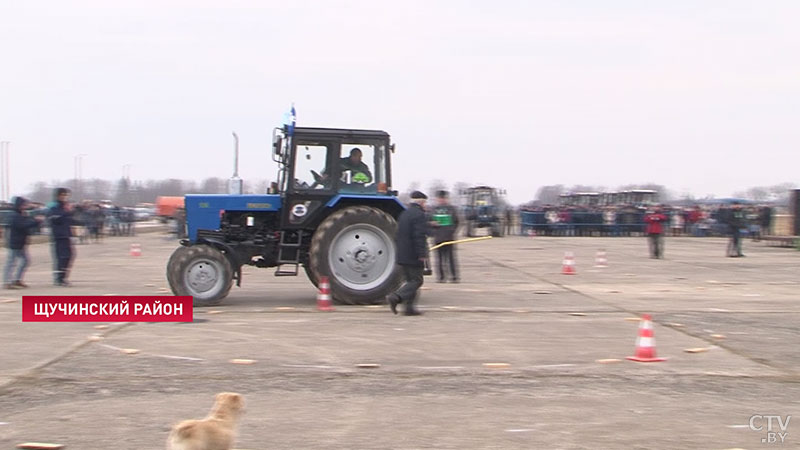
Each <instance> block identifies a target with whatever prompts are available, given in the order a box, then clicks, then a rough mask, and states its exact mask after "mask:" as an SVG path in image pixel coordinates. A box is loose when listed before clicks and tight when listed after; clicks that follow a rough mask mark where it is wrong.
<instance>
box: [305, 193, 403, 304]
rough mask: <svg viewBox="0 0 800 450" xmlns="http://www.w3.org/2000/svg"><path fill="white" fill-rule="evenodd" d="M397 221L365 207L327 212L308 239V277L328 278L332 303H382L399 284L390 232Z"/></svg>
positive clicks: (393, 229)
mask: <svg viewBox="0 0 800 450" xmlns="http://www.w3.org/2000/svg"><path fill="white" fill-rule="evenodd" d="M396 232H397V223H396V222H395V220H394V218H393V217H392V216H390V215H389V214H386V213H385V212H383V211H381V210H379V209H376V208H371V207H369V206H351V207H347V208H344V209H341V210H339V211H336V212H334V213H333V214H331V215H330V216H328V217H327V218H326V219H325V220H324V221H322V223H321V224H320V226H319V227H318V228H317V231H316V232H315V233H314V236H313V237H312V239H311V249H310V252H309V253H310V254H309V271H310V273H309V278H310V279H311V281H312V282H313V283H316V282H317V281H318V280H319V279H320V278H321V277H322V276H328V277H329V279H330V283H331V294H332V295H333V299H334V301H336V302H337V303H340V304H348V305H370V304H379V303H383V301H384V298H385V297H386V295H387V294H389V293H390V292H392V291H393V290H394V289H395V288H397V286H398V285H399V283H400V271H399V268H398V265H397V262H396V252H397V250H396V249H395V243H394V236H395V233H396Z"/></svg>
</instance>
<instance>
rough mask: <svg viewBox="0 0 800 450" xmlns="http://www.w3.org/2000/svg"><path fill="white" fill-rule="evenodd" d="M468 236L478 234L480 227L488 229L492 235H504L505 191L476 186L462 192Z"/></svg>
mask: <svg viewBox="0 0 800 450" xmlns="http://www.w3.org/2000/svg"><path fill="white" fill-rule="evenodd" d="M462 194H463V195H464V196H465V199H464V216H465V218H466V226H467V230H466V233H467V236H470V237H472V236H476V235H477V234H478V230H479V229H482V228H483V229H487V232H488V234H489V235H491V236H495V237H502V236H503V232H504V230H505V227H504V225H505V220H506V219H505V215H506V214H505V213H506V208H507V205H506V202H505V200H504V199H503V195H504V194H505V191H502V190H499V189H496V188H493V187H489V186H475V187H471V188H469V189H467V190H465V191H464V192H463V193H462Z"/></svg>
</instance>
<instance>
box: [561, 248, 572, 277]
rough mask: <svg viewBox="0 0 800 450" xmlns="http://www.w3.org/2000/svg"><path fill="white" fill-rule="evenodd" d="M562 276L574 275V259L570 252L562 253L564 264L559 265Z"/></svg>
mask: <svg viewBox="0 0 800 450" xmlns="http://www.w3.org/2000/svg"><path fill="white" fill-rule="evenodd" d="M561 274H562V275H575V258H574V257H573V256H572V252H565V253H564V262H563V263H562V264H561Z"/></svg>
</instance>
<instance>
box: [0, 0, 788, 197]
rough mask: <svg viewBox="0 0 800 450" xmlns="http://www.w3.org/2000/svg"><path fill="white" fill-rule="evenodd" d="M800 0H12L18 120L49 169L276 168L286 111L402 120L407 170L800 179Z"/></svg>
mask: <svg viewBox="0 0 800 450" xmlns="http://www.w3.org/2000/svg"><path fill="white" fill-rule="evenodd" d="M798 17H800V2H797V1H793V0H787V1H776V0H771V1H734V0H720V1H703V0H689V1H676V0H669V1H666V0H664V1H660V2H657V1H638V0H631V1H610V0H602V1H597V0H591V1H589V0H587V1H557V0H553V1H535V0H520V1H505V0H495V1H491V2H488V1H480V2H478V1H475V2H470V1H457V0H449V1H436V0H427V1H425V0H403V1H397V0H393V1H381V0H372V1H298V0H286V1H280V2H273V1H267V0H262V1H255V0H253V1H230V0H226V1H214V2H212V1H203V0H191V1H189V0H186V1H165V0H159V1H146V0H136V1H120V0H114V1H105V0H103V1H99V0H94V1H67V0H58V1H36V0H24V1H15V0H0V140H7V141H11V142H12V144H11V193H12V194H17V193H22V192H26V191H28V190H29V188H30V185H31V184H32V183H33V182H34V181H37V180H46V181H49V180H54V179H67V178H72V177H73V174H74V169H73V168H74V160H75V156H76V155H79V154H85V155H86V156H84V157H83V177H84V178H94V177H97V178H105V179H118V178H120V177H121V176H122V173H123V166H124V165H126V164H130V166H131V167H130V174H131V177H132V178H133V179H136V180H146V179H158V178H168V177H173V178H182V179H197V180H200V179H203V178H206V177H212V176H216V177H222V178H227V177H229V176H230V175H231V173H232V170H233V163H232V152H233V150H232V149H233V138H232V136H231V132H232V131H236V132H237V133H238V134H239V137H240V139H241V156H240V160H241V169H240V174H241V176H242V177H243V178H245V179H248V180H253V181H255V180H257V179H271V180H273V179H275V176H276V171H277V167H276V166H275V165H274V163H273V162H272V161H271V159H270V157H269V144H270V139H271V137H270V136H271V130H272V128H273V127H275V126H278V125H280V122H281V120H282V118H283V115H284V113H285V112H286V111H287V110H288V109H289V107H290V106H291V103H292V102H294V103H295V106H296V108H297V114H298V126H323V127H345V128H366V129H373V128H374V129H382V130H385V131H388V132H389V133H390V134H391V135H392V138H393V140H394V141H395V142H396V144H397V150H398V151H397V154H396V155H395V160H394V169H395V170H394V180H395V183H394V184H395V188H397V189H401V190H402V189H404V188H405V187H407V186H408V185H409V184H410V183H411V182H413V181H419V182H420V183H422V186H424V187H425V186H427V185H428V184H429V183H430V181H431V180H434V179H441V180H443V181H445V182H447V183H448V184H452V183H454V182H456V181H466V182H470V183H486V184H491V185H496V186H500V187H503V188H505V189H506V190H507V191H508V194H509V199H510V200H511V201H512V202H514V203H521V202H524V201H527V200H530V199H532V198H533V197H534V195H535V193H536V190H537V189H538V188H539V187H540V186H542V185H549V184H565V185H574V184H584V185H601V186H608V187H610V188H613V187H617V186H619V185H623V184H629V183H639V182H655V183H660V184H663V185H666V186H668V187H670V188H672V189H673V190H674V191H675V192H676V193H677V194H679V195H680V194H683V193H691V194H694V195H696V196H704V195H707V194H716V195H718V196H727V195H730V194H731V193H733V192H734V191H737V190H741V189H744V188H747V187H751V186H756V185H772V184H777V183H780V182H786V181H789V182H793V181H797V173H798V168H799V167H800V157H799V156H798V152H797V151H798V147H800V145H799V144H800V120H799V119H800V58H799V57H798V55H800V27H798V26H797V20H798Z"/></svg>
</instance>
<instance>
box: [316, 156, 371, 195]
mask: <svg viewBox="0 0 800 450" xmlns="http://www.w3.org/2000/svg"><path fill="white" fill-rule="evenodd" d="M362 157H363V153H362V152H361V149H360V148H358V147H356V148H354V149H352V150H350V156H346V157H344V158H342V159H340V160H339V173H340V174H344V173H345V172H349V173H348V174H347V176H346V178H344V177H343V178H342V181H343V182H345V183H347V184H359V185H361V186H365V185H367V184H369V183H371V182H372V173H371V172H370V171H369V167H368V166H367V165H366V164H365V163H364V162H363V161H362V160H361V158H362ZM329 178H330V176H329V175H328V169H327V168H326V169H325V170H324V171H323V172H322V176H321V177H320V180H318V182H321V183H323V184H326V185H327V184H328V183H327V182H328V181H329Z"/></svg>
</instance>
